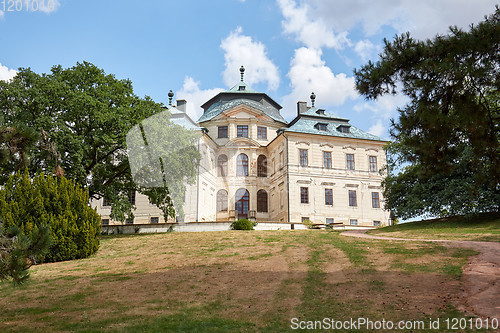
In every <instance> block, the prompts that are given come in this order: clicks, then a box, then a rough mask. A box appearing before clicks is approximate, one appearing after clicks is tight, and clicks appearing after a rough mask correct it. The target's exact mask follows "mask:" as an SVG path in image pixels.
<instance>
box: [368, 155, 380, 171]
mask: <svg viewBox="0 0 500 333" xmlns="http://www.w3.org/2000/svg"><path fill="white" fill-rule="evenodd" d="M369 161H370V171H372V172H377V171H378V170H377V156H370V158H369Z"/></svg>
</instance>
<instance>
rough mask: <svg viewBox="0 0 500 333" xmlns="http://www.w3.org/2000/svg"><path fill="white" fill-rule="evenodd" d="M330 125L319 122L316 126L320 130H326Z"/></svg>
mask: <svg viewBox="0 0 500 333" xmlns="http://www.w3.org/2000/svg"><path fill="white" fill-rule="evenodd" d="M327 127H328V124H325V123H317V124H316V128H317V129H318V130H320V131H326V130H327Z"/></svg>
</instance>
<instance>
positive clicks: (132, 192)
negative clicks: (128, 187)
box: [128, 191, 135, 205]
mask: <svg viewBox="0 0 500 333" xmlns="http://www.w3.org/2000/svg"><path fill="white" fill-rule="evenodd" d="M128 200H129V202H130V204H131V205H135V191H131V192H130V195H129V197H128Z"/></svg>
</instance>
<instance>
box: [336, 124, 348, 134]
mask: <svg viewBox="0 0 500 333" xmlns="http://www.w3.org/2000/svg"><path fill="white" fill-rule="evenodd" d="M337 131H339V132H340V133H349V126H344V125H341V126H339V127H337Z"/></svg>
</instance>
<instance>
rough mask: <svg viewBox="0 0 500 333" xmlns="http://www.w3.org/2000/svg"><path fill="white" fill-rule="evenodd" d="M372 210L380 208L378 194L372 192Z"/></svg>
mask: <svg viewBox="0 0 500 333" xmlns="http://www.w3.org/2000/svg"><path fill="white" fill-rule="evenodd" d="M372 208H380V193H379V192H372Z"/></svg>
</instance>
